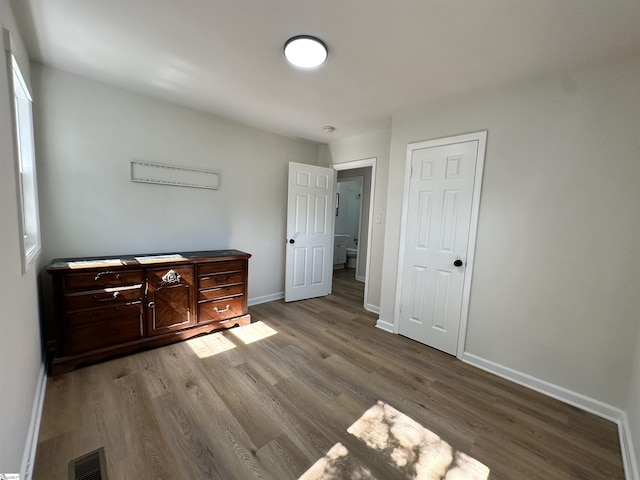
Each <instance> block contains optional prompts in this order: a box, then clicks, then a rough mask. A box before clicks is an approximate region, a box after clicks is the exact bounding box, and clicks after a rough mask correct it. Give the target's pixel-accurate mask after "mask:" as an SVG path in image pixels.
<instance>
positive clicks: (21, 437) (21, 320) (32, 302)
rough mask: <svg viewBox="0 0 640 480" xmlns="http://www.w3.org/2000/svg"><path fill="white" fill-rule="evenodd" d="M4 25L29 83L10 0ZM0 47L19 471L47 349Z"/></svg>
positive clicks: (2, 318)
mask: <svg viewBox="0 0 640 480" xmlns="http://www.w3.org/2000/svg"><path fill="white" fill-rule="evenodd" d="M0 27H4V28H7V29H8V30H10V31H11V36H12V40H13V42H14V47H15V50H14V54H15V55H16V57H17V58H18V62H19V63H20V69H21V71H22V73H23V75H24V76H25V77H26V80H27V82H28V81H29V80H28V78H29V62H28V59H27V57H26V53H25V50H24V46H23V45H22V40H21V38H20V32H18V29H17V28H16V26H15V20H14V17H13V14H12V12H11V9H10V7H9V4H8V2H7V0H0ZM1 30H2V28H0V35H1ZM0 44H2V39H1V38H0ZM0 50H1V52H0V225H2V228H0V272H1V274H0V305H2V310H3V311H2V315H0V352H2V361H1V362H0V392H1V393H0V472H1V473H9V472H12V473H18V472H19V471H20V469H21V463H22V460H23V456H24V453H25V451H26V450H27V445H26V443H27V435H28V431H29V424H30V420H31V413H32V407H33V403H34V400H35V395H36V387H37V384H38V380H39V379H40V371H41V370H40V368H41V365H42V353H41V347H40V345H41V342H40V323H39V317H38V290H37V281H36V278H37V277H36V275H37V268H36V265H35V264H32V265H31V267H30V268H29V269H28V271H27V272H26V273H25V274H23V273H22V263H21V260H20V258H21V251H20V241H21V239H20V234H19V232H18V204H17V195H16V172H15V162H14V151H13V130H12V112H11V109H10V105H11V104H10V102H11V101H12V98H11V97H9V85H8V75H9V72H7V62H6V53H5V50H4V46H2V48H1V49H0ZM22 473H24V472H22Z"/></svg>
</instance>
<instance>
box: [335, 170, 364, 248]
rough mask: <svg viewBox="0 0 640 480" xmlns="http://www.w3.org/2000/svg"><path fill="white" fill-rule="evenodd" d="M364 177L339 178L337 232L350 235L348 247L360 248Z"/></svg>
mask: <svg viewBox="0 0 640 480" xmlns="http://www.w3.org/2000/svg"><path fill="white" fill-rule="evenodd" d="M362 183H363V178H355V177H349V179H348V180H340V179H338V195H340V203H339V207H338V214H337V215H336V233H337V234H347V235H349V241H348V243H347V248H358V245H357V241H358V238H359V236H360V206H361V204H362Z"/></svg>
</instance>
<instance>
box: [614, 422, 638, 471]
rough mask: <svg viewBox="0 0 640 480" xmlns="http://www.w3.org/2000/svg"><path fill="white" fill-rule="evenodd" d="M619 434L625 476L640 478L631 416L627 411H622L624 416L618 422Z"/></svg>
mask: <svg viewBox="0 0 640 480" xmlns="http://www.w3.org/2000/svg"><path fill="white" fill-rule="evenodd" d="M618 434H619V436H620V448H621V450H622V462H623V463H624V473H625V478H626V479H627V480H640V472H639V471H638V459H637V458H636V453H635V452H636V451H635V450H634V448H633V439H632V437H631V428H630V427H629V417H627V413H626V412H622V418H621V419H620V421H619V422H618Z"/></svg>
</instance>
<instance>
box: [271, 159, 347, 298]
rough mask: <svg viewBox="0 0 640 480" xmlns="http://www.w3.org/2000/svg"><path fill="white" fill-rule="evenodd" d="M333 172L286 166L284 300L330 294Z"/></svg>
mask: <svg viewBox="0 0 640 480" xmlns="http://www.w3.org/2000/svg"><path fill="white" fill-rule="evenodd" d="M335 184H336V171H335V170H334V169H332V168H324V167H317V166H314V165H305V164H301V163H294V162H291V163H289V190H288V202H287V239H286V240H287V246H286V249H287V252H286V267H285V289H284V301H285V302H292V301H295V300H303V299H305V298H313V297H321V296H323V295H328V294H330V293H331V279H332V274H333V228H334V226H333V215H335V212H334V192H335Z"/></svg>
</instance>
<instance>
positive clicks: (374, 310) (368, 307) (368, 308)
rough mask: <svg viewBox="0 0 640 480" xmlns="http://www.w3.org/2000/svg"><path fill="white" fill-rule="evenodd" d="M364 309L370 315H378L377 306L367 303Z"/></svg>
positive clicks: (378, 309) (378, 308)
mask: <svg viewBox="0 0 640 480" xmlns="http://www.w3.org/2000/svg"><path fill="white" fill-rule="evenodd" d="M364 309H365V310H366V311H368V312H371V313H375V314H377V315H380V307H378V306H376V305H372V304H370V303H367V304H366V305H365V306H364Z"/></svg>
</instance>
